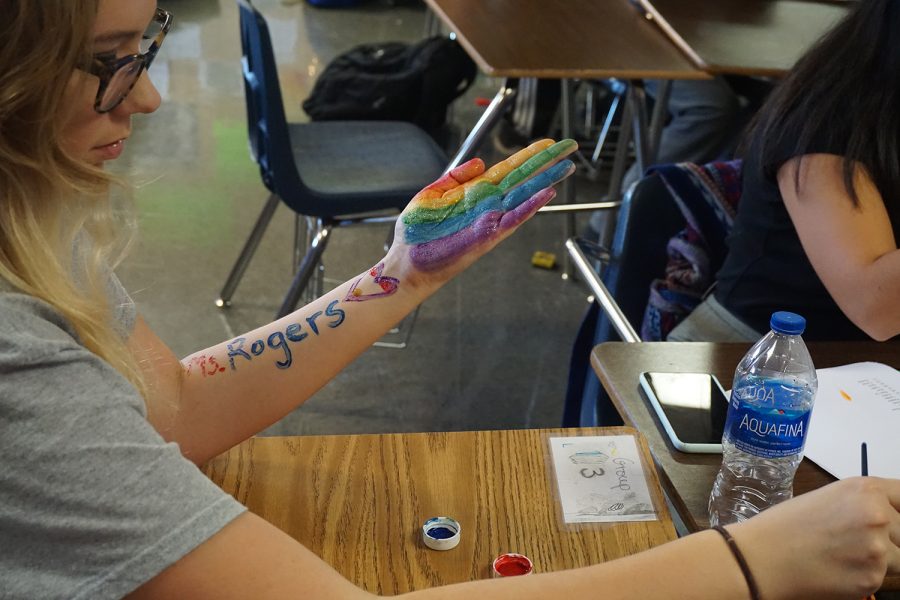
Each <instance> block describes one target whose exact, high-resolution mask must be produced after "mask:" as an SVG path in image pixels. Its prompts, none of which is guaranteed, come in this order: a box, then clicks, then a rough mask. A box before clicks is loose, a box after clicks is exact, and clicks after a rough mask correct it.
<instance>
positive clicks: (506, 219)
mask: <svg viewBox="0 0 900 600" xmlns="http://www.w3.org/2000/svg"><path fill="white" fill-rule="evenodd" d="M554 196H556V192H555V191H554V190H553V189H552V188H546V189H543V190H541V191H539V192H538V193H536V194H535V195H534V196H532V197H531V198H529V199H528V200H526V201H525V202H523V203H522V204H520V205H519V206H517V207H516V208H515V209H513V210H511V211H509V212H507V213H504V212H503V211H502V210H492V211H488V212H486V213H484V214H483V215H481V216H480V217H479V218H478V219H476V220H475V222H474V223H472V224H471V225H470V226H469V227H466V228H465V229H462V230H460V231H457V232H456V233H454V234H451V235H448V236H446V237H443V238H440V239H437V240H432V241H430V242H425V243H423V244H418V245H416V246H413V247H412V248H411V249H410V251H409V255H410V260H411V261H412V263H413V265H415V266H416V268H417V269H419V270H421V271H437V270H438V269H442V268H444V267H446V266H448V265H450V264H451V263H453V262H454V261H456V260H457V259H458V258H459V257H461V256H462V255H464V254H466V253H468V252H469V251H470V250H471V249H472V248H474V247H475V246H478V245H481V244H484V243H486V242H490V241H491V240H493V239H495V238H498V237H505V235H504V234H506V233H507V232H510V231H512V230H513V229H515V228H516V227H518V226H519V225H521V224H522V223H524V222H525V221H527V220H528V219H529V218H530V217H531V216H532V215H533V214H534V213H535V212H537V210H538V209H539V208H540V207H542V206H543V205H544V204H546V203H548V202H550V200H552V199H553V198H554Z"/></svg>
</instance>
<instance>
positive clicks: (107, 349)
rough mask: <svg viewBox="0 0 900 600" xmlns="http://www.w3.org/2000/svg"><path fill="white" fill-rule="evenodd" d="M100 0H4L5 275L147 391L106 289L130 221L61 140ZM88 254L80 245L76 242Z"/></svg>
mask: <svg viewBox="0 0 900 600" xmlns="http://www.w3.org/2000/svg"><path fill="white" fill-rule="evenodd" d="M98 3H99V0H39V1H35V0H0V13H2V14H3V18H2V19H0V39H2V40H3V43H2V44H0V278H3V279H5V280H6V281H7V282H8V283H9V284H11V285H12V286H14V287H15V288H17V289H18V290H20V291H22V292H23V293H26V294H29V295H31V296H34V297H35V298H39V299H41V300H43V301H45V302H47V303H48V304H50V305H52V306H53V307H54V308H55V309H56V310H57V311H59V313H60V314H61V315H62V316H63V317H64V318H65V319H66V320H67V321H68V322H69V323H70V324H71V325H72V327H73V328H74V329H75V332H76V333H77V335H78V338H79V341H80V342H81V343H82V344H83V345H84V346H85V347H86V348H88V349H89V350H90V351H91V352H93V353H94V354H96V355H97V356H99V357H100V358H102V359H103V360H105V361H106V362H108V363H109V364H110V365H112V366H113V367H114V368H115V369H116V370H118V371H119V372H120V373H122V374H123V375H124V376H125V377H126V378H127V379H128V380H130V381H131V382H132V383H133V384H134V385H135V386H136V387H137V388H138V390H140V391H141V392H142V393H143V392H144V384H143V381H142V378H141V372H140V369H139V368H138V366H137V364H136V361H135V359H134V357H133V355H132V354H131V352H129V351H128V350H127V348H126V342H125V340H124V339H123V336H122V333H121V332H119V331H118V330H117V328H116V324H115V321H114V318H113V311H112V308H111V306H110V301H109V300H110V299H109V295H108V291H107V281H108V276H109V272H110V269H111V268H112V267H114V266H115V265H116V264H117V263H118V262H119V261H120V260H121V258H122V255H123V253H124V251H125V249H126V247H127V245H128V243H129V242H130V239H131V237H132V232H133V226H132V222H133V218H132V217H131V216H129V215H127V214H122V213H121V211H117V210H114V208H113V203H112V200H111V197H112V195H111V194H110V190H111V187H112V186H113V185H114V184H116V181H115V180H114V179H113V178H111V177H110V176H108V175H107V174H106V173H104V172H103V170H101V169H99V168H95V167H93V166H91V165H88V164H84V163H83V162H80V161H77V160H74V159H73V158H72V157H70V156H68V155H67V154H66V152H65V151H64V149H63V148H62V146H61V144H60V140H61V133H62V132H61V130H62V125H63V124H62V123H61V118H60V116H59V115H61V114H64V113H65V106H64V92H65V90H66V86H67V85H68V83H69V81H70V78H71V76H72V74H73V72H74V71H75V69H76V68H77V67H78V65H83V64H85V62H84V61H86V60H88V59H89V58H90V52H91V45H92V44H91V42H92V29H93V23H94V20H95V18H96V16H97V6H98ZM80 237H84V238H85V239H89V240H90V243H88V244H78V247H79V248H84V249H85V250H86V251H83V252H76V251H75V250H74V249H75V246H76V239H78V238H80Z"/></svg>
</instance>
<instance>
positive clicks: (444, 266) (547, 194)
mask: <svg viewBox="0 0 900 600" xmlns="http://www.w3.org/2000/svg"><path fill="white" fill-rule="evenodd" d="M577 147H578V145H577V144H576V143H575V141H574V140H563V141H561V142H556V143H554V142H553V140H541V141H539V142H535V143H534V144H532V145H531V146H529V147H528V148H525V149H524V150H521V151H519V152H517V153H516V154H514V155H512V156H511V157H509V158H507V159H506V160H504V161H502V162H500V163H498V164H496V165H494V166H493V167H491V168H490V169H489V170H487V171H485V167H484V163H483V162H482V161H481V160H480V159H473V160H470V161H469V162H467V163H464V164H462V165H460V166H459V167H457V168H456V169H454V170H452V171H451V172H450V173H448V174H447V175H445V176H443V177H442V178H441V179H439V180H437V181H435V182H434V183H432V184H431V185H429V186H428V187H426V188H425V189H423V190H422V191H421V192H419V193H418V194H416V196H415V197H414V198H413V199H412V201H411V202H410V203H409V205H408V206H407V207H406V210H404V211H403V214H402V215H400V218H399V219H398V221H397V230H396V235H395V238H396V242H395V244H394V247H393V248H392V249H391V253H392V254H393V253H394V252H395V251H397V252H401V253H403V254H404V255H406V258H407V261H408V263H409V266H411V267H412V269H413V270H414V271H416V272H418V275H420V276H424V277H425V278H428V275H434V276H435V277H437V278H438V279H444V278H447V277H449V276H452V275H453V274H455V273H457V272H459V271H461V270H463V269H464V268H465V267H467V266H468V265H469V264H471V263H472V262H474V261H475V260H476V259H477V258H478V257H479V256H481V255H483V254H484V253H486V252H487V251H488V250H490V249H491V248H493V247H494V246H496V245H497V244H498V243H499V242H500V241H502V240H503V239H504V238H506V237H507V236H509V235H510V234H511V233H512V232H513V231H515V229H516V228H517V227H518V226H519V225H521V224H522V223H524V222H525V221H527V220H528V219H529V218H530V217H531V216H532V215H534V214H535V213H536V212H537V210H538V209H539V208H540V207H541V206H543V205H544V204H546V203H547V202H549V201H550V200H552V199H553V197H554V196H555V195H556V193H555V192H554V190H553V189H552V188H551V186H553V185H554V184H556V183H558V182H560V181H562V180H563V179H565V178H566V177H567V176H569V175H570V174H571V173H572V172H573V171H574V170H575V165H574V164H572V161H570V160H563V159H564V158H565V157H566V156H567V155H569V154H571V153H572V152H574V151H575V150H576V148H577ZM404 270H405V269H404Z"/></svg>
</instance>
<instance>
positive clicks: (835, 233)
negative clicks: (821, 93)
mask: <svg viewBox="0 0 900 600" xmlns="http://www.w3.org/2000/svg"><path fill="white" fill-rule="evenodd" d="M801 159H802V160H801ZM798 169H799V170H800V186H799V189H798V188H797V186H796V185H795V182H796V181H797V180H796V174H797V170H798ZM854 184H855V186H856V193H857V196H858V198H859V205H858V206H854V205H853V202H852V201H851V199H850V195H849V194H848V193H847V190H846V188H845V186H844V180H843V173H842V159H841V157H839V156H835V155H832V154H810V155H806V156H803V157H800V158H796V159H793V160H791V161H789V162H787V163H785V164H784V166H782V167H781V169H779V171H778V186H779V188H780V189H781V195H782V197H783V198H784V204H785V206H786V207H787V210H788V213H789V214H790V216H791V221H793V223H794V227H795V228H796V229H797V234H798V235H799V236H800V242H801V244H802V245H803V250H804V251H805V252H806V255H807V257H809V261H810V263H812V266H813V268H814V269H815V271H816V274H817V275H818V276H819V278H820V279H821V280H822V283H823V284H824V285H825V288H826V289H827V290H828V293H829V294H831V297H832V298H834V301H835V302H836V303H837V305H838V306H839V307H840V308H841V310H842V311H843V313H844V314H845V315H847V318H848V319H850V320H851V321H853V323H854V324H855V325H856V326H857V327H859V328H860V329H862V330H863V331H865V332H866V333H867V334H868V335H869V336H871V337H872V338H874V339H876V340H879V341H881V340H886V339H888V338H891V337H893V336H895V335H898V334H900V310H897V299H898V298H900V249H898V248H897V240H896V239H894V232H893V230H892V228H891V221H890V218H889V217H888V212H887V209H886V208H885V199H883V198H882V197H881V194H880V193H879V192H878V189H877V188H876V187H875V185H874V184H873V182H872V180H871V178H870V177H869V176H868V174H867V173H866V172H865V169H863V168H861V167H857V168H856V172H855V175H854ZM892 200H894V201H896V200H897V199H896V198H894V199H892Z"/></svg>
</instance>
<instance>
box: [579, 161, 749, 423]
mask: <svg viewBox="0 0 900 600" xmlns="http://www.w3.org/2000/svg"><path fill="white" fill-rule="evenodd" d="M740 167H741V163H740V161H731V162H716V163H710V164H707V165H702V166H701V165H692V164H689V163H682V164H675V165H663V166H658V167H654V168H652V169H650V171H649V174H648V175H647V176H645V177H644V178H643V179H641V180H639V181H638V182H636V183H635V184H634V185H633V186H632V187H631V189H630V190H629V191H628V193H627V194H626V196H625V199H624V201H623V203H622V206H621V207H620V209H619V214H618V219H617V223H616V229H615V234H614V237H613V241H612V244H611V246H610V248H609V249H608V250H607V249H604V248H600V247H598V246H596V245H595V244H590V243H588V242H586V241H584V240H579V239H576V238H572V239H570V240H568V241H567V242H566V248H567V250H568V251H569V253H570V255H571V256H572V259H573V262H574V263H575V264H576V266H578V268H579V271H580V272H581V275H582V277H584V279H585V280H586V281H587V282H588V283H589V285H590V287H591V290H592V292H593V294H594V296H595V299H596V302H594V303H592V304H591V306H590V307H589V309H588V312H587V314H586V316H585V318H584V320H583V321H582V324H581V327H580V328H579V331H578V333H577V335H576V339H575V342H574V344H573V351H572V356H571V360H570V366H569V382H568V389H567V390H566V400H565V406H564V412H563V426H564V427H595V426H598V425H600V426H612V425H620V424H621V423H622V421H621V418H620V417H619V415H618V413H617V412H616V410H615V408H614V407H613V406H612V404H611V402H610V400H609V397H608V396H607V395H606V392H605V391H604V390H603V387H602V385H601V384H600V381H599V380H598V379H597V376H596V374H595V373H594V370H593V368H592V367H591V364H590V353H591V350H592V348H593V347H594V346H596V345H597V344H600V343H603V342H607V341H620V340H621V341H626V342H638V341H650V340H665V335H666V334H668V332H669V331H670V330H671V329H672V328H673V327H674V325H675V324H677V319H678V318H683V317H684V316H685V315H686V314H687V312H688V311H689V310H690V309H692V308H693V306H695V305H696V304H697V303H699V300H700V297H701V296H702V293H703V292H704V291H705V290H706V289H707V288H708V287H709V286H710V285H711V284H712V283H713V278H714V275H715V273H716V272H717V271H718V269H719V267H720V266H721V264H722V261H723V260H724V258H725V254H726V252H727V244H726V236H727V234H728V232H729V231H730V229H731V224H732V222H733V217H734V214H735V212H736V209H737V203H738V201H739V197H740V176H741V175H740V173H741V171H740ZM686 243H690V244H694V245H695V247H696V248H697V249H699V251H702V252H704V253H705V254H706V255H707V258H708V259H709V262H708V263H707V264H705V265H704V267H703V269H705V271H706V272H705V274H704V276H703V277H697V278H696V279H692V281H691V283H690V286H691V287H693V289H689V290H687V293H685V291H684V290H681V289H675V288H674V286H672V285H671V281H670V279H671V277H672V275H673V274H676V273H677V270H678V269H685V268H687V269H694V270H698V269H697V267H696V265H685V264H680V263H679V260H680V259H676V258H673V254H672V252H671V250H670V248H675V249H677V248H678V247H679V246H680V245H681V244H686ZM667 272H668V273H667ZM698 272H699V270H698ZM667 274H668V275H669V278H667ZM669 311H672V312H669ZM674 312H677V313H678V315H675V314H672V313H674ZM635 385H637V382H635Z"/></svg>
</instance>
